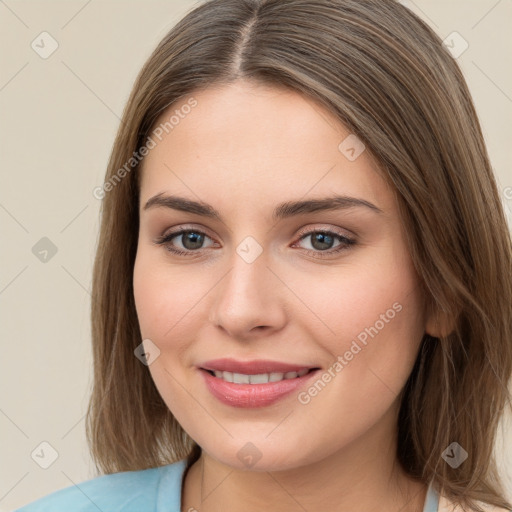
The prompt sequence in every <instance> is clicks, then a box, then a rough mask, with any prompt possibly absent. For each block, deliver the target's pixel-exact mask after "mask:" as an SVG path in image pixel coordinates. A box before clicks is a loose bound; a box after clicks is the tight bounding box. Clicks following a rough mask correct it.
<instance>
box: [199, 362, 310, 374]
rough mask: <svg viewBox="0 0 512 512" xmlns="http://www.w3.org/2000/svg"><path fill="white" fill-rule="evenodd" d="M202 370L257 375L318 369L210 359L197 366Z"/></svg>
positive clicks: (282, 364)
mask: <svg viewBox="0 0 512 512" xmlns="http://www.w3.org/2000/svg"><path fill="white" fill-rule="evenodd" d="M197 366H198V367H199V368H202V369H204V370H213V371H219V372H234V373H243V374H245V375H258V374H260V373H286V372H299V371H300V370H304V369H308V370H309V369H311V368H318V367H317V366H314V365H312V366H306V365H300V364H290V363H282V362H280V361H269V360H265V359H255V360H253V361H236V360H235V359H229V358H223V359H212V360H211V361H205V362H204V363H201V364H199V365H197Z"/></svg>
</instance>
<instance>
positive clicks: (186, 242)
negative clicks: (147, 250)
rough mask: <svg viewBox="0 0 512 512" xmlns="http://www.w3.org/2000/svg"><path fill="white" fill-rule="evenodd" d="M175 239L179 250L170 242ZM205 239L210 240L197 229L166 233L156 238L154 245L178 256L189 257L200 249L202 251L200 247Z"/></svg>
mask: <svg viewBox="0 0 512 512" xmlns="http://www.w3.org/2000/svg"><path fill="white" fill-rule="evenodd" d="M175 238H176V239H177V241H178V242H179V243H180V244H181V248H180V247H179V246H178V247H176V246H175V245H174V244H173V243H172V240H174V239H175ZM205 238H207V239H209V240H211V238H210V237H209V236H208V235H207V234H206V233H204V232H203V231H200V230H198V229H182V230H180V231H175V232H174V233H168V234H167V235H163V236H160V237H158V238H157V239H156V240H155V244H157V245H163V246H164V247H165V248H166V249H167V250H168V251H169V252H172V253H174V254H179V255H180V256H189V255H190V254H191V253H193V252H198V251H199V250H200V249H204V247H203V246H202V245H203V243H204V240H205Z"/></svg>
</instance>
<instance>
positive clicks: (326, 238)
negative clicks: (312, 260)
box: [312, 233, 334, 250]
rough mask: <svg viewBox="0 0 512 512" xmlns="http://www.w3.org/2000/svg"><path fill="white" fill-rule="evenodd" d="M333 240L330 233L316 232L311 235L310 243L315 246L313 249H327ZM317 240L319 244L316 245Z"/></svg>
mask: <svg viewBox="0 0 512 512" xmlns="http://www.w3.org/2000/svg"><path fill="white" fill-rule="evenodd" d="M333 241H334V239H333V237H332V236H330V235H327V234H325V233H316V234H315V235H313V243H312V245H313V247H315V249H320V250H322V249H329V248H330V246H331V245H332V243H333ZM317 242H318V243H319V244H320V245H319V246H316V243H317Z"/></svg>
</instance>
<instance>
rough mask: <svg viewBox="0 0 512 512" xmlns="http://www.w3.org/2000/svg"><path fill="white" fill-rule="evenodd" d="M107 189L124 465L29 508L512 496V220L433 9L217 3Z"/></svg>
mask: <svg viewBox="0 0 512 512" xmlns="http://www.w3.org/2000/svg"><path fill="white" fill-rule="evenodd" d="M95 195H96V196H97V197H102V198H103V211H102V225H101V232H100V239H99V243H98V251H97V257H96V262H95V267H94V283H93V303H92V326H93V349H94V363H95V368H94V391H93V395H92V397H91V401H90V407H89V411H88V422H87V432H88V436H89V441H90V445H91V451H92V455H93V457H94V460H95V461H96V464H97V466H98V469H100V470H101V471H103V472H104V473H105V475H104V476H102V477H98V478H95V479H92V480H89V481H88V482H84V483H83V484H81V485H80V486H79V488H78V489H77V488H76V487H70V488H67V489H63V490H61V491H57V492H56V493H53V494H52V495H50V496H47V497H45V498H42V499H40V500H38V501H36V502H34V503H33V504H30V505H28V506H27V507H24V508H22V509H20V510H22V511H27V512H28V511H31V512H32V511H36V510H64V509H68V510H97V509H100V510H105V511H106V510H108V511H114V510H115V511H117V510H123V511H127V510H134V511H135V510H137V511H142V510H158V511H163V510H173V511H178V510H180V511H193V510H199V511H209V512H211V511H220V510H223V511H231V510H240V509H242V508H243V509H244V510H248V511H253V510H279V511H285V512H286V511H288V510H320V509H322V510H325V509H328V510H333V511H346V510H347V511H348V510H350V511H351V512H352V511H359V510H361V511H363V510H365V511H366V510H385V511H398V510H401V511H405V510H406V511H414V512H422V511H423V512H427V511H428V512H432V511H442V510H448V509H451V508H450V507H452V508H453V507H454V506H456V507H458V508H457V510H475V511H482V510H495V511H505V510H511V509H512V505H511V504H510V503H509V502H507V500H506V498H505V496H504V492H503V489H502V486H501V485H502V484H501V483H500V478H499V475H498V472H497V468H496V463H495V460H494V457H493V453H492V449H493V445H494V440H495V436H496V430H497V426H498V422H499V419H500V417H501V415H502V414H503V411H504V409H505V406H506V405H507V403H508V400H509V395H508V392H507V383H508V382H509V380H510V376H511V373H512V344H511V343H510V342H511V339H512V311H511V304H512V285H511V279H510V276H511V267H512V259H511V241H510V234H509V232H508V230H507V226H506V221H505V217H504V213H503V210H502V206H501V202H500V199H499V194H498V192H497V187H496V183H495V180H494V177H493V174H492V170H491V166H490V163H489V158H488V155H487V152H486V149H485V146H484V142H483V137H482V133H481V130H480V125H479V122H478V118H477V116H476V113H475V110H474V106H473V103H472V100H471V97H470V94H469V92H468V89H467V86H466V84H465V81H464V79H463V77H462V74H461V72H460V70H459V68H458V66H457V64H456V63H455V61H454V59H453V57H452V56H451V55H450V53H449V52H448V50H447V49H446V48H445V47H444V46H443V45H442V42H441V41H440V39H439V38H438V37H437V36H436V35H435V34H434V33H433V31H432V30H430V29H429V28H428V27H427V26H426V25H425V24H424V23H423V22H422V21H421V20H419V19H418V18H417V17H416V16H415V15H414V14H412V13H411V12H410V11H409V10H407V9H406V8H405V7H403V6H402V5H400V4H399V3H396V2H394V1H391V0H385V1H383V0H362V1H361V0H357V1H356V0H315V1H313V0H267V1H265V0H259V1H258V0H211V1H208V2H206V3H204V4H202V5H200V6H199V7H197V8H196V9H194V10H193V11H192V12H191V13H189V14H188V15H187V16H186V17H185V18H184V19H183V20H182V21H181V22H180V23H178V24H177V25H176V26H175V27H174V28H173V29H172V30H171V32H170V33H169V34H168V35H167V36H166V37H165V38H164V39H163V40H162V41H161V43H160V44H159V45H158V47H157V48H156V50H155V51H154V52H153V54H152V55H151V56H150V58H149V59H148V61H147V63H146V64H145V65H144V67H143V69H142V71H141V73H140V74H139V77H138V79H137V81H136V83H135V85H134V88H133V91H132V94H131V96H130V99H129V101H128V104H127V107H126V109H125V112H124V115H123V120H122V123H121V126H120V128H119V132H118V135H117V138H116V141H115V144H114V148H113V151H112V156H111V160H110V163H109V168H108V171H107V176H106V180H105V183H104V185H103V186H102V187H100V188H99V189H98V190H96V191H95ZM493 507H494V508H493Z"/></svg>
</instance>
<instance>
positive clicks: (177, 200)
mask: <svg viewBox="0 0 512 512" xmlns="http://www.w3.org/2000/svg"><path fill="white" fill-rule="evenodd" d="M158 207H163V208H170V209H173V210H179V211H182V212H187V213H194V214H196V215H202V216H204V217H208V218H211V219H217V220H219V221H221V222H223V221H222V216H221V214H220V213H219V212H218V211H217V210H215V208H213V207H212V206H211V205H209V204H207V203H204V202H199V201H192V200H191V199H186V198H184V197H179V196H174V195H165V194H163V193H160V194H157V195H156V196H153V197H152V198H150V199H149V200H148V201H147V202H146V204H145V205H144V208H143V209H144V210H149V209H151V208H158ZM354 207H363V208H367V209H369V210H371V211H373V212H375V213H378V214H383V213H384V212H383V211H382V210H381V209H380V208H379V207H377V206H375V205H374V204H373V203H370V202H369V201H366V200H364V199H358V198H356V197H349V196H343V195H341V196H340V195H334V196H331V197H326V198H322V199H309V200H306V201H286V202H284V203H281V204H279V205H278V206H277V207H276V208H275V209H274V211H273V213H272V220H273V221H278V220H281V219H286V218H289V217H293V216H295V215H301V214H305V213H314V212H319V211H331V210H347V209H350V208H354Z"/></svg>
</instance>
